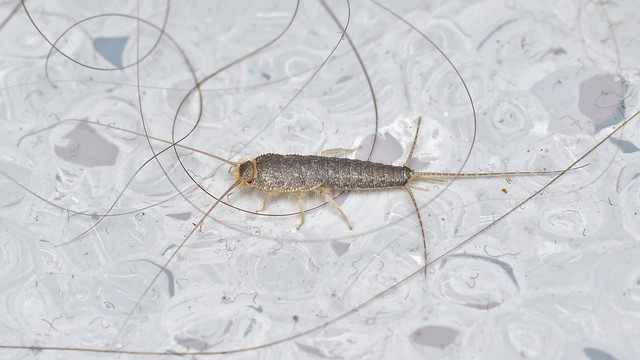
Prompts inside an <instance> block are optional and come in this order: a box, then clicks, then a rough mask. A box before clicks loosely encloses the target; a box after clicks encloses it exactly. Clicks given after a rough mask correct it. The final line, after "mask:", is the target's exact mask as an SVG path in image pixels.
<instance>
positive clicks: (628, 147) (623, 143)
mask: <svg viewBox="0 0 640 360" xmlns="http://www.w3.org/2000/svg"><path fill="white" fill-rule="evenodd" d="M611 142H612V143H614V144H616V145H618V148H619V149H620V151H622V152H623V153H626V154H628V153H633V152H636V151H638V150H640V149H638V147H637V146H636V144H634V143H632V142H631V141H627V140H618V139H611Z"/></svg>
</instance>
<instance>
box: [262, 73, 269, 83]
mask: <svg viewBox="0 0 640 360" xmlns="http://www.w3.org/2000/svg"><path fill="white" fill-rule="evenodd" d="M262 77H263V78H264V79H265V80H267V81H269V80H271V75H269V74H267V73H262Z"/></svg>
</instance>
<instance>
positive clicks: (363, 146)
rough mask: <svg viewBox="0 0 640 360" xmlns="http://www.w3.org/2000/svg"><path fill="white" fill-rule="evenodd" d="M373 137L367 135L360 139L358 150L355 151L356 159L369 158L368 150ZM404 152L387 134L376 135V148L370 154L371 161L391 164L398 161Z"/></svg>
mask: <svg viewBox="0 0 640 360" xmlns="http://www.w3.org/2000/svg"><path fill="white" fill-rule="evenodd" d="M374 136H375V135H369V136H367V137H365V138H364V139H362V143H360V149H358V151H357V156H356V157H357V158H358V159H366V158H367V156H369V150H370V149H371V144H372V143H373V138H374ZM403 152H404V149H403V148H402V145H401V144H400V142H399V141H398V140H397V139H396V138H395V137H393V135H391V134H389V133H384V134H381V135H378V138H377V139H376V147H375V148H374V149H373V153H372V154H371V161H374V162H379V163H383V164H393V163H394V162H395V161H396V160H398V159H399V158H400V157H401V156H402V154H403Z"/></svg>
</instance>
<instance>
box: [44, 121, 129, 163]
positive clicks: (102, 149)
mask: <svg viewBox="0 0 640 360" xmlns="http://www.w3.org/2000/svg"><path fill="white" fill-rule="evenodd" d="M63 139H68V140H69V143H68V144H67V145H66V146H58V145H56V146H55V148H54V151H55V153H56V155H58V157H59V158H60V159H62V160H64V161H67V162H70V163H73V164H78V165H82V166H88V167H95V166H109V165H113V164H115V163H116V159H117V158H118V153H119V152H120V150H118V147H117V146H115V145H114V144H112V143H110V142H109V141H107V140H106V139H105V138H103V137H102V136H100V135H99V134H98V133H96V132H95V130H93V129H92V128H91V127H90V126H89V125H87V124H84V123H81V124H78V126H76V127H75V128H74V129H73V130H71V131H70V132H69V133H68V134H67V135H65V136H64V137H63Z"/></svg>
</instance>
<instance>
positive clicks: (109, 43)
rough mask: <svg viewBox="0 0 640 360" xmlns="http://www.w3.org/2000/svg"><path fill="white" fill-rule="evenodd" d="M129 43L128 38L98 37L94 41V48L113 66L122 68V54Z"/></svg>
mask: <svg viewBox="0 0 640 360" xmlns="http://www.w3.org/2000/svg"><path fill="white" fill-rule="evenodd" d="M127 41H129V37H128V36H119V37H97V38H95V39H93V48H94V49H96V52H98V54H100V55H102V57H103V58H105V60H107V61H108V62H110V63H111V64H112V65H113V66H115V67H117V68H121V67H122V53H123V52H124V47H125V45H127Z"/></svg>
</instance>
